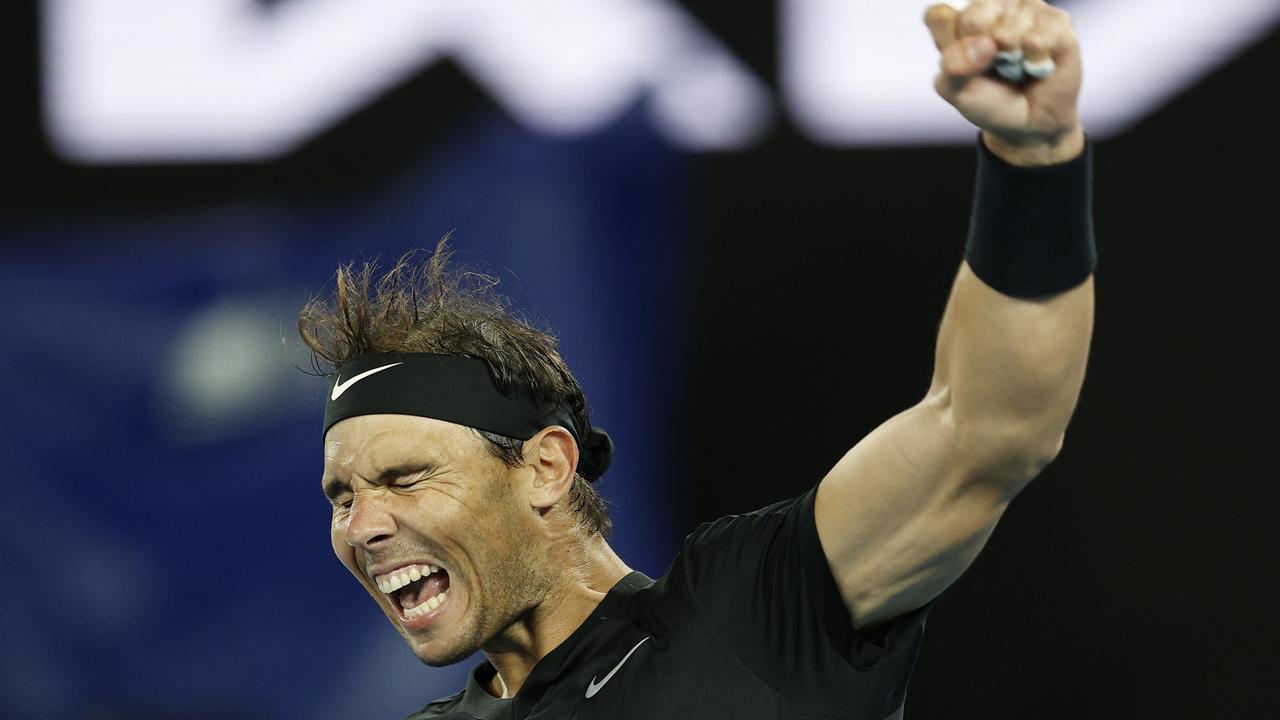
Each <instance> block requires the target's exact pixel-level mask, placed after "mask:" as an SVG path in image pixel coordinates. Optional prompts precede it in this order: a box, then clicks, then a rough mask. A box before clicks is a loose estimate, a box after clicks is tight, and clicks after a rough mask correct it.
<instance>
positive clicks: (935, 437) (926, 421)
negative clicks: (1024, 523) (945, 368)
mask: <svg viewBox="0 0 1280 720" xmlns="http://www.w3.org/2000/svg"><path fill="white" fill-rule="evenodd" d="M947 400H948V398H947V395H946V392H945V390H943V391H941V392H937V393H934V394H932V395H931V396H930V397H929V398H926V399H925V400H924V401H922V402H921V403H919V404H917V405H916V406H914V407H912V408H910V409H908V410H906V411H904V412H902V413H899V414H898V415H896V416H894V417H893V418H890V419H889V420H888V421H886V422H885V423H884V424H882V425H881V426H880V427H878V428H876V429H875V430H874V431H872V432H871V433H870V434H869V435H867V436H866V437H865V438H863V440H862V441H861V442H859V443H858V444H857V445H856V446H854V447H853V449H851V450H850V451H849V452H848V453H846V454H845V456H844V457H843V458H841V459H840V461H839V462H838V463H836V465H835V467H834V468H832V470H831V471H830V472H829V473H828V474H827V476H826V477H824V478H823V480H822V482H821V484H820V485H819V487H818V494H817V498H816V500H815V505H814V515H815V523H816V525H817V531H818V537H819V540H820V541H821V543H822V548H823V553H824V554H825V555H826V558H827V561H828V563H829V564H830V566H831V572H832V575H833V576H834V577H835V579H836V584H837V586H838V588H839V590H840V593H841V597H842V598H843V600H844V602H845V606H846V607H847V608H848V610H849V612H850V614H851V615H852V621H853V624H854V627H855V628H859V629H861V628H866V627H868V626H871V625H875V624H877V623H879V622H882V621H885V620H889V619H891V618H894V617H898V616H899V615H902V614H904V613H906V612H910V611H911V610H914V609H916V608H918V607H921V606H923V605H925V604H926V603H928V602H929V601H930V600H932V599H933V598H935V597H937V595H938V594H939V593H941V592H942V591H943V590H945V589H946V588H947V587H948V586H950V585H951V583H953V582H955V580H956V579H957V578H959V577H960V575H961V574H962V573H963V572H964V571H965V570H966V569H967V568H968V567H969V565H970V564H971V563H972V562H973V560H974V558H976V557H977V555H978V552H979V551H980V550H981V549H982V547H983V545H985V544H986V541H987V538H989V537H990V536H991V533H992V531H993V530H994V529H995V525H996V522H997V521H998V520H999V519H1000V516H1001V514H1002V513H1003V512H1004V509H1005V508H1006V507H1007V506H1008V503H1009V501H1010V500H1011V499H1012V497H1013V495H1014V494H1015V492H1016V487H1018V485H1017V483H1016V482H1014V481H1013V479H1014V478H1022V477H1023V476H1030V475H1033V474H1034V472H1033V471H1032V470H1029V469H1028V468H1027V467H1025V466H1024V465H1023V464H1022V463H1021V462H1020V461H1019V460H1016V459H1008V460H1006V459H1004V457H1003V456H1001V455H1000V454H999V453H998V452H995V451H993V450H992V448H993V447H998V446H999V445H1000V443H999V442H998V440H997V441H989V440H977V439H974V438H971V437H966V436H964V435H963V434H962V433H960V432H958V431H957V429H956V428H955V426H954V422H953V420H952V417H951V415H950V409H949V404H948V402H947Z"/></svg>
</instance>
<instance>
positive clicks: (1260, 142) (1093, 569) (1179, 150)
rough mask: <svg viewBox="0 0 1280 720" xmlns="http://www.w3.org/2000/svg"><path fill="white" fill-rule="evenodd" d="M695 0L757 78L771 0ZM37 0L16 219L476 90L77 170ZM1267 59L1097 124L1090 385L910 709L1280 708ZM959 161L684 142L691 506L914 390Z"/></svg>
mask: <svg viewBox="0 0 1280 720" xmlns="http://www.w3.org/2000/svg"><path fill="white" fill-rule="evenodd" d="M688 5H689V7H690V9H691V10H693V11H694V12H695V13H696V14H697V15H698V16H699V17H700V19H701V20H702V21H703V22H704V23H705V24H706V25H707V26H708V27H709V28H710V29H711V30H712V31H713V32H714V33H715V34H716V35H717V36H719V37H721V38H722V39H723V40H724V41H725V42H727V43H728V44H729V45H730V46H731V47H732V48H733V49H734V51H735V52H736V53H738V54H739V56H740V57H742V58H743V59H744V60H745V61H746V62H747V63H748V64H749V65H750V66H751V67H752V68H754V69H755V70H756V71H757V72H758V73H760V74H761V75H762V76H763V77H765V78H766V79H769V80H770V81H772V79H773V77H774V75H775V60H774V58H775V55H776V47H775V39H774V13H775V8H774V7H773V5H772V4H769V3H761V4H757V5H752V6H750V7H746V8H744V7H741V6H738V5H735V4H713V3H710V2H700V3H688ZM36 12H37V11H36V9H35V6H34V4H33V3H23V4H19V5H15V6H11V7H10V8H9V13H10V19H9V20H8V21H7V25H8V28H9V29H8V32H7V33H6V35H7V36H8V37H9V38H10V40H11V42H8V43H7V44H6V47H5V48H4V51H3V52H4V56H5V63H4V64H5V70H4V72H5V82H6V85H7V86H8V88H9V97H10V98H11V100H10V103H9V104H8V107H7V108H6V109H5V113H4V125H3V128H2V131H3V137H4V141H5V142H4V146H5V153H6V156H7V160H6V164H7V167H8V169H7V171H6V172H5V173H4V175H5V176H7V178H8V181H7V182H6V186H7V188H6V190H5V193H4V196H5V201H4V205H5V206H6V209H7V211H8V212H10V213H16V214H18V215H26V214H28V213H32V212H47V211H54V212H57V211H61V210H66V209H73V208H105V209H108V210H110V211H115V210H139V209H141V210H147V209H153V208H157V207H162V206H166V205H172V204H180V203H186V202H192V201H197V200H198V201H202V202H203V201H211V200H215V201H216V200H219V199H228V198H234V197H237V196H241V195H254V194H262V193H270V194H277V195H289V194H296V193H311V192H315V191H317V190H319V191H341V190H342V189H343V188H345V187H350V186H352V185H353V184H366V183H369V182H377V181H378V180H380V179H382V178H386V177H388V176H391V175H394V174H395V172H396V171H397V170H398V169H399V162H400V159H401V158H405V157H410V156H412V155H414V153H412V152H410V151H409V149H412V148H416V147H424V146H430V144H431V143H432V142H433V138H435V137H437V136H438V135H439V134H440V133H441V132H442V131H444V130H446V129H447V128H449V127H452V126H453V125H454V124H456V123H464V122H466V118H467V117H468V115H469V114H470V113H473V112H476V111H477V110H479V109H483V108H484V107H486V106H487V103H488V101H487V100H486V99H485V98H484V97H483V95H482V94H481V93H480V92H479V91H477V90H476V89H475V88H474V87H473V86H472V85H471V84H470V83H469V81H467V80H466V79H465V78H463V77H462V75H461V74H460V73H458V72H457V71H456V70H454V69H453V68H451V67H450V66H449V65H447V64H444V65H438V66H435V67H433V68H431V69H428V70H425V71H424V72H422V73H421V74H420V75H418V76H417V77H416V78H414V79H413V80H412V81H410V82H409V83H407V84H406V85H404V86H402V87H400V88H399V89H397V90H395V91H394V92H392V93H390V94H389V95H387V96H386V97H384V98H383V99H382V100H380V101H379V102H378V103H376V104H375V105H373V106H371V107H370V108H368V109H366V110H364V111H361V112H360V113H358V114H357V115H355V116H353V117H352V118H350V119H349V120H348V121H346V122H344V123H343V124H342V125H341V126H339V127H337V128H335V129H333V130H332V131H330V132H328V133H326V134H325V135H324V136H323V137H321V138H319V139H317V140H316V141H314V142H312V143H310V144H309V145H308V146H307V147H306V148H304V149H302V150H301V151H299V152H298V153H295V154H294V155H292V156H290V157H288V158H286V159H284V160H282V161H279V162H275V163H270V164H266V165H238V166H223V167H207V166H200V167H196V166H190V167H174V166H168V167H163V168H145V167H143V168H138V167H134V168H83V167H76V166H71V165H68V164H65V163H63V162H61V161H59V160H57V159H56V158H55V157H54V156H53V154H52V153H51V152H49V150H48V149H47V146H46V144H45V142H44V140H43V138H42V135H41V131H40V120H39V97H38V92H37V88H38V84H37V81H36V78H37V65H36V57H37V53H36V49H35V47H34V38H35V37H36V33H35V28H36V22H37V16H36ZM1137 31H1140V29H1135V32H1137ZM922 32H923V30H922ZM1084 50H1085V62H1086V82H1087V81H1088V77H1087V72H1088V48H1087V46H1086V47H1085V49H1084ZM1278 70H1280V34H1277V33H1272V34H1271V35H1270V36H1269V37H1267V38H1266V39H1265V40H1264V41H1262V42H1261V43H1259V44H1257V45H1256V46H1255V47H1253V48H1252V49H1250V50H1249V51H1247V52H1246V53H1244V54H1243V55H1241V56H1240V57H1238V58H1236V59H1235V60H1234V61H1233V62H1231V63H1230V64H1228V65H1225V66H1223V67H1222V68H1220V69H1218V70H1217V71H1216V72H1215V73H1214V74H1213V75H1212V76H1211V77H1209V78H1208V79H1206V80H1205V81H1204V82H1202V83H1200V84H1199V85H1198V86H1197V87H1195V88H1194V89H1193V90H1191V91H1189V92H1187V93H1185V94H1184V95H1182V96H1181V97H1179V98H1177V99H1176V100H1175V101H1174V102H1172V103H1171V104H1170V105H1169V106H1168V107H1166V108H1165V109H1164V110H1162V111H1161V112H1160V113H1158V114H1157V115H1155V116H1153V117H1151V118H1148V119H1147V120H1145V121H1144V122H1142V123H1141V124H1139V125H1138V126H1136V127H1134V128H1133V129H1131V130H1129V131H1128V132H1126V133H1125V134H1124V135H1122V136H1120V137H1117V138H1113V139H1109V140H1106V141H1101V142H1097V144H1096V151H1095V175H1096V178H1097V184H1096V213H1095V215H1096V224H1097V228H1098V235H1099V255H1100V264H1099V269H1098V274H1097V324H1096V330H1095V337H1094V345H1093V350H1092V354H1091V357H1090V366H1089V371H1088V376H1087V378H1086V381H1085V387H1084V391H1083V395H1082V398H1081V400H1080V405H1079V408H1078V410H1077V413H1076V416H1075V419H1074V421H1073V423H1072V425H1071V428H1070V429H1069V431H1068V434H1067V443H1066V446H1065V449H1064V450H1063V452H1062V454H1061V456H1060V457H1059V459H1058V460H1057V462H1056V463H1055V464H1053V465H1052V466H1050V468H1049V469H1048V470H1046V471H1045V472H1044V474H1043V475H1042V476H1041V477H1040V478H1039V479H1037V480H1036V481H1035V482H1033V483H1032V484H1031V485H1030V486H1029V487H1028V489H1027V490H1026V491H1025V492H1024V493H1023V494H1022V495H1021V496H1020V497H1019V498H1018V499H1017V500H1015V502H1014V503H1013V505H1012V507H1011V508H1010V510H1009V512H1008V513H1007V514H1006V516H1005V518H1004V520H1003V521H1002V522H1001V525H1000V527H999V528H998V530H997V531H996V533H995V535H994V536H993V537H992V539H991V541H990V543H989V544H988V546H987V549H986V550H985V551H984V552H983V554H982V555H981V556H980V557H979V558H978V560H977V562H976V563H975V565H974V566H973V567H972V569H971V570H970V571H969V572H968V573H967V574H966V575H965V576H964V577H963V578H962V579H961V580H960V581H958V582H957V583H956V584H955V585H954V586H953V587H952V588H951V589H950V590H948V591H947V593H946V595H944V597H943V599H942V600H941V601H940V602H939V604H938V605H937V606H936V608H935V610H934V611H933V613H932V615H931V617H930V621H929V624H928V634H927V635H928V637H927V641H926V643H925V648H924V652H923V655H922V657H921V661H920V665H919V669H918V672H917V674H916V676H915V678H914V680H913V684H912V690H911V693H910V694H909V699H908V717H910V718H912V719H913V720H926V719H928V718H947V717H956V716H961V717H968V716H979V715H980V716H982V717H985V718H991V719H992V720H994V719H996V718H1027V717H1094V718H1103V717H1106V718H1110V717H1166V718H1205V717H1213V718H1216V717H1276V716H1280V702H1278V701H1276V700H1275V699H1274V693H1273V691H1272V687H1271V684H1270V682H1269V681H1271V680H1272V678H1274V677H1275V676H1276V673H1277V670H1280V663H1278V662H1277V656H1278V653H1277V651H1276V649H1275V648H1276V646H1277V643H1280V632H1278V629H1277V623H1276V620H1275V616H1274V614H1273V612H1272V610H1271V603H1272V601H1273V597H1274V595H1273V593H1272V592H1271V588H1272V586H1273V583H1272V582H1271V578H1270V575H1271V573H1272V572H1273V568H1274V566H1275V560H1274V558H1275V557H1276V554H1277V550H1280V533H1278V532H1277V530H1276V525H1277V517H1276V516H1277V509H1280V507H1278V506H1280V503H1278V502H1277V498H1278V496H1280V492H1278V491H1277V489H1276V482H1277V481H1278V480H1280V463H1277V461H1276V459H1275V452H1276V450H1277V448H1280V411H1277V400H1278V399H1280V398H1278V394H1277V392H1276V390H1275V380H1274V375H1275V372H1274V368H1275V366H1276V362H1275V358H1276V356H1277V351H1280V342H1278V341H1277V330H1276V314H1277V313H1276V308H1277V301H1276V285H1277V283H1276V275H1277V259H1278V257H1280V255H1278V253H1277V251H1276V249H1275V246H1276V228H1277V227H1280V222H1278V221H1280V210H1278V209H1277V208H1278V206H1280V197H1277V180H1276V178H1277V168H1280V140H1277V135H1276V130H1275V127H1276V123H1275V118H1276V115H1275V110H1274V107H1275V105H1276V102H1275V99H1276V89H1275V88H1276V85H1275V81H1274V79H1275V77H1276V74H1277V71H1278ZM427 90H429V91H430V95H431V97H432V98H433V101H434V102H433V104H432V107H431V108H428V107H427V106H426V104H425V102H426V101H425V100H424V98H425V97H426V95H427V92H426V91H427ZM441 100H444V101H445V102H444V103H443V104H444V105H446V106H448V107H451V108H454V111H453V112H452V113H442V112H440V111H439V108H440V107H441V102H440V101H441ZM428 110H430V111H428ZM406 118H413V121H412V122H407V121H406ZM424 118H429V119H430V120H429V121H428V122H426V123H425V124H424V122H423V119H424ZM372 137H377V138H379V141H378V142H377V143H371V142H369V139H370V138H372ZM973 160H974V153H973V150H972V148H925V149H912V150H901V149H897V150H877V151H866V150H858V151H851V150H836V149H831V148H824V147H818V146H816V145H814V144H813V143H811V142H810V141H808V140H805V139H803V138H801V137H800V136H799V135H798V134H797V133H796V132H795V131H794V130H792V129H790V128H787V127H783V128H782V129H781V130H780V131H779V132H778V133H776V134H775V135H774V136H773V137H772V138H771V139H770V140H769V141H768V142H766V143H765V144H763V145H761V146H759V147H757V148H755V149H753V150H751V151H749V152H745V153H738V154H711V155H701V156H696V157H694V158H693V159H692V163H693V165H694V168H695V172H696V173H697V174H698V178H699V183H700V185H701V188H702V190H701V193H702V194H701V197H700V199H699V200H698V202H699V203H700V207H699V209H698V211H697V222H698V225H699V226H698V228H697V232H696V233H694V235H695V236H696V237H697V238H699V242H698V243H697V244H696V245H694V246H691V247H690V248H689V253H688V262H689V263H691V264H692V266H693V268H694V269H695V270H696V271H697V272H696V273H695V276H696V282H697V289H696V294H697V296H698V298H699V300H700V302H699V303H697V304H695V306H693V307H691V308H689V312H690V313H691V314H693V316H694V317H693V322H692V323H691V324H690V325H691V326H692V327H693V328H694V332H695V337H692V338H689V340H690V341H691V342H693V343H694V344H693V345H692V347H693V350H692V352H691V353H690V354H689V356H688V357H686V358H673V359H672V361H673V362H687V363H689V364H690V365H691V367H692V370H691V373H692V378H691V379H692V385H691V390H690V392H689V393H688V396H687V397H688V400H687V402H688V407H687V417H686V419H685V420H684V421H683V422H679V423H675V424H673V427H681V428H683V430H684V431H683V432H682V433H680V434H679V437H673V438H672V441H673V442H674V443H677V444H679V445H681V446H682V447H683V448H684V456H685V461H684V462H683V463H682V464H681V465H680V466H679V467H676V468H672V471H671V478H670V480H671V482H673V483H677V484H678V486H679V487H678V492H679V493H680V494H681V496H683V497H686V498H687V499H688V502H687V504H686V505H685V506H684V508H683V510H684V511H685V512H686V513H687V515H686V516H685V520H684V523H683V527H684V528H685V529H686V530H688V529H692V528H693V527H694V526H695V525H696V524H697V522H699V521H701V520H703V519H708V518H712V517H717V516H720V515H723V514H725V513H729V512H740V511H745V510H750V509H753V508H755V507H759V506H761V505H765V504H767V503H769V502H772V501H775V500H778V499H781V498H783V497H788V496H791V495H795V494H798V493H800V492H803V491H804V490H805V489H807V488H808V487H810V486H811V485H812V484H813V483H815V482H816V481H817V480H818V479H819V478H820V477H821V476H822V475H823V474H824V473H825V472H826V470H827V469H828V468H829V467H830V466H831V464H832V463H834V462H835V461H836V460H837V459H838V458H839V457H840V455H841V454H842V453H843V452H844V451H845V450H847V449H848V447H850V446H851V445H852V444H853V443H855V442H856V441H857V440H858V439H859V438H861V437H862V436H863V435H865V434H866V433H867V432H868V431H870V430H871V429H872V428H874V427H875V426H876V425H877V424H879V423H880V422H881V421H883V420H884V419H886V418H888V417H889V416H891V415H893V414H895V413H896V412H898V411H900V410H902V409H904V408H906V407H908V406H909V405H911V404H913V403H914V402H916V401H917V400H918V399H919V398H920V397H921V396H922V395H923V393H924V391H925V389H926V388H927V386H928V382H929V377H930V373H931V369H932V359H933V358H932V353H933V343H934V334H935V332H936V329H937V324H938V321H939V319H940V317H941V311H942V307H943V304H944V302H945V299H946V295H947V292H948V290H949V286H950V282H951V279H952V276H953V275H954V272H955V270H956V267H957V264H958V262H959V260H960V256H961V249H962V246H963V241H964V229H965V226H966V217H967V213H968V206H969V200H970V190H971V186H972V173H973ZM657 290H658V291H660V289H657Z"/></svg>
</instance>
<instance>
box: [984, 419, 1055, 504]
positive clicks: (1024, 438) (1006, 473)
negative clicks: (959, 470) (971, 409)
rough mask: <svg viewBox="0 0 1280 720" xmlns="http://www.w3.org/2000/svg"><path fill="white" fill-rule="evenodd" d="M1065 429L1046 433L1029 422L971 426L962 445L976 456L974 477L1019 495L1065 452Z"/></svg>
mask: <svg viewBox="0 0 1280 720" xmlns="http://www.w3.org/2000/svg"><path fill="white" fill-rule="evenodd" d="M1065 439H1066V435H1065V433H1063V432H1062V431H1060V430H1059V431H1056V432H1042V431H1040V430H1038V429H1036V428H1034V427H1031V426H1029V425H1027V424H1017V423H1015V424H1008V425H1005V426H1004V427H1002V428H992V427H990V426H988V427H985V428H980V429H970V430H968V431H966V432H965V433H964V436H963V439H962V440H961V441H960V445H961V446H962V447H964V448H966V450H967V452H966V455H968V456H969V457H970V458H971V459H972V465H971V467H972V468H973V472H972V476H973V477H974V478H975V479H976V480H979V481H981V482H984V483H987V484H992V483H994V484H997V485H1000V486H1004V487H1006V488H1008V491H1009V494H1010V495H1012V494H1016V493H1017V492H1018V491H1019V490H1021V489H1022V488H1023V487H1024V486H1025V485H1026V484H1027V483H1029V482H1031V481H1032V480H1034V479H1035V478H1036V477H1037V476H1039V475H1040V473H1041V472H1043V471H1044V469H1045V468H1046V467H1048V466H1049V465H1050V464H1051V463H1052V462H1053V461H1054V460H1055V459H1057V457H1058V455H1059V453H1061V452H1062V446H1063V442H1064V441H1065Z"/></svg>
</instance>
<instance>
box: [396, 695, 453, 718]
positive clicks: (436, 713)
mask: <svg viewBox="0 0 1280 720" xmlns="http://www.w3.org/2000/svg"><path fill="white" fill-rule="evenodd" d="M463 692H464V691H463V690H459V691H458V692H456V693H454V694H452V695H449V696H448V697H442V698H440V699H439V700H432V701H431V702H429V703H427V704H426V706H425V707H423V708H422V709H421V710H418V711H416V712H414V713H413V714H412V715H409V716H408V717H406V718H405V720H424V718H434V717H440V716H442V715H444V714H445V713H447V712H451V711H453V710H454V709H455V708H457V706H458V703H460V702H462V695H463Z"/></svg>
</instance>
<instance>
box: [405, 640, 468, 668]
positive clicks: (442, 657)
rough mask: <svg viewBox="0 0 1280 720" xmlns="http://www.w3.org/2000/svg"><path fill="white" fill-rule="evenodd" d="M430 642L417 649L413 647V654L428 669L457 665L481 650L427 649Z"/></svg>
mask: <svg viewBox="0 0 1280 720" xmlns="http://www.w3.org/2000/svg"><path fill="white" fill-rule="evenodd" d="M430 644H431V643H430V642H427V643H423V644H422V645H419V646H417V647H413V648H412V650H413V654H414V655H416V656H418V659H419V660H421V661H422V664H423V665H426V666H428V667H446V666H448V665H456V664H458V663H460V662H462V661H463V660H466V659H467V658H469V657H471V656H472V655H474V654H475V653H476V651H477V650H479V648H440V649H430V648H428V647H426V646H427V645H430Z"/></svg>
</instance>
